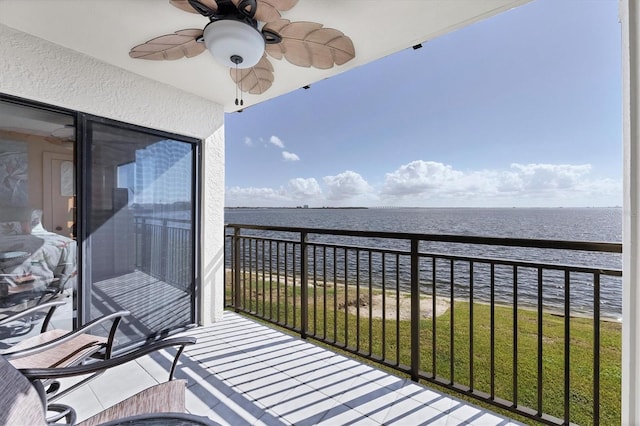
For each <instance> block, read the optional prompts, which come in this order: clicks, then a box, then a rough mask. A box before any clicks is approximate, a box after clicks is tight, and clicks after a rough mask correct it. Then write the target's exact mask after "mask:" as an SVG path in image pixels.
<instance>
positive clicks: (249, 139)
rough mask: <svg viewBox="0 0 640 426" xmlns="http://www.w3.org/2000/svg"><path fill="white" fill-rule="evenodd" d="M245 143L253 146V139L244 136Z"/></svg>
mask: <svg viewBox="0 0 640 426" xmlns="http://www.w3.org/2000/svg"><path fill="white" fill-rule="evenodd" d="M244 144H245V145H246V146H253V141H252V140H251V138H250V137H248V136H247V137H245V138H244Z"/></svg>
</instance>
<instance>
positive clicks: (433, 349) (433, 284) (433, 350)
mask: <svg viewBox="0 0 640 426" xmlns="http://www.w3.org/2000/svg"><path fill="white" fill-rule="evenodd" d="M436 267H437V263H436V257H435V256H433V257H432V258H431V312H434V315H431V371H432V373H433V378H435V377H436V361H437V352H436V351H437V342H436V340H437V334H436V322H437V315H435V312H437V311H436V309H437V308H438V306H437V304H436V297H437V288H436V281H437V273H436Z"/></svg>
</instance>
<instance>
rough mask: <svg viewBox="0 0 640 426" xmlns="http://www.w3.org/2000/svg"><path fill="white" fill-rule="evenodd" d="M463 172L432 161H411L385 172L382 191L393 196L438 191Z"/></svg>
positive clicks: (460, 176) (455, 179) (456, 179)
mask: <svg viewBox="0 0 640 426" xmlns="http://www.w3.org/2000/svg"><path fill="white" fill-rule="evenodd" d="M463 176H464V174H463V173H462V172H458V171H455V170H453V168H452V167H451V166H448V165H446V164H442V163H436V162H434V161H422V160H418V161H412V162H411V163H409V164H405V165H403V166H400V168H398V170H396V171H394V172H392V173H387V174H386V177H385V183H384V188H383V191H382V192H383V193H384V194H388V195H394V196H403V195H410V194H422V193H425V192H430V191H435V192H437V191H439V188H442V186H443V185H450V186H451V184H452V183H453V182H456V181H459V180H460V179H461V178H463Z"/></svg>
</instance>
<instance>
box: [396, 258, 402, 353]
mask: <svg viewBox="0 0 640 426" xmlns="http://www.w3.org/2000/svg"><path fill="white" fill-rule="evenodd" d="M400 340H401V339H400V255H399V254H396V365H400V364H401V363H400Z"/></svg>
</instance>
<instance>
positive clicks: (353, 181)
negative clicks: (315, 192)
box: [322, 170, 372, 200]
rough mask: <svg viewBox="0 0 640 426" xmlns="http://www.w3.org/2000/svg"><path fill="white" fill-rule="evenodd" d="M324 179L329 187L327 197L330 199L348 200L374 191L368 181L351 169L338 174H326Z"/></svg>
mask: <svg viewBox="0 0 640 426" xmlns="http://www.w3.org/2000/svg"><path fill="white" fill-rule="evenodd" d="M322 180H323V182H324V184H325V185H326V187H327V199H329V200H346V199H350V198H354V197H358V196H361V195H366V194H368V193H370V192H371V191H372V188H371V186H370V185H369V184H368V183H367V181H366V180H364V178H363V177H362V176H360V175H359V174H358V173H356V172H352V171H351V170H347V171H345V172H342V173H340V174H338V175H336V176H325V177H324V178H323V179H322Z"/></svg>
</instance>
